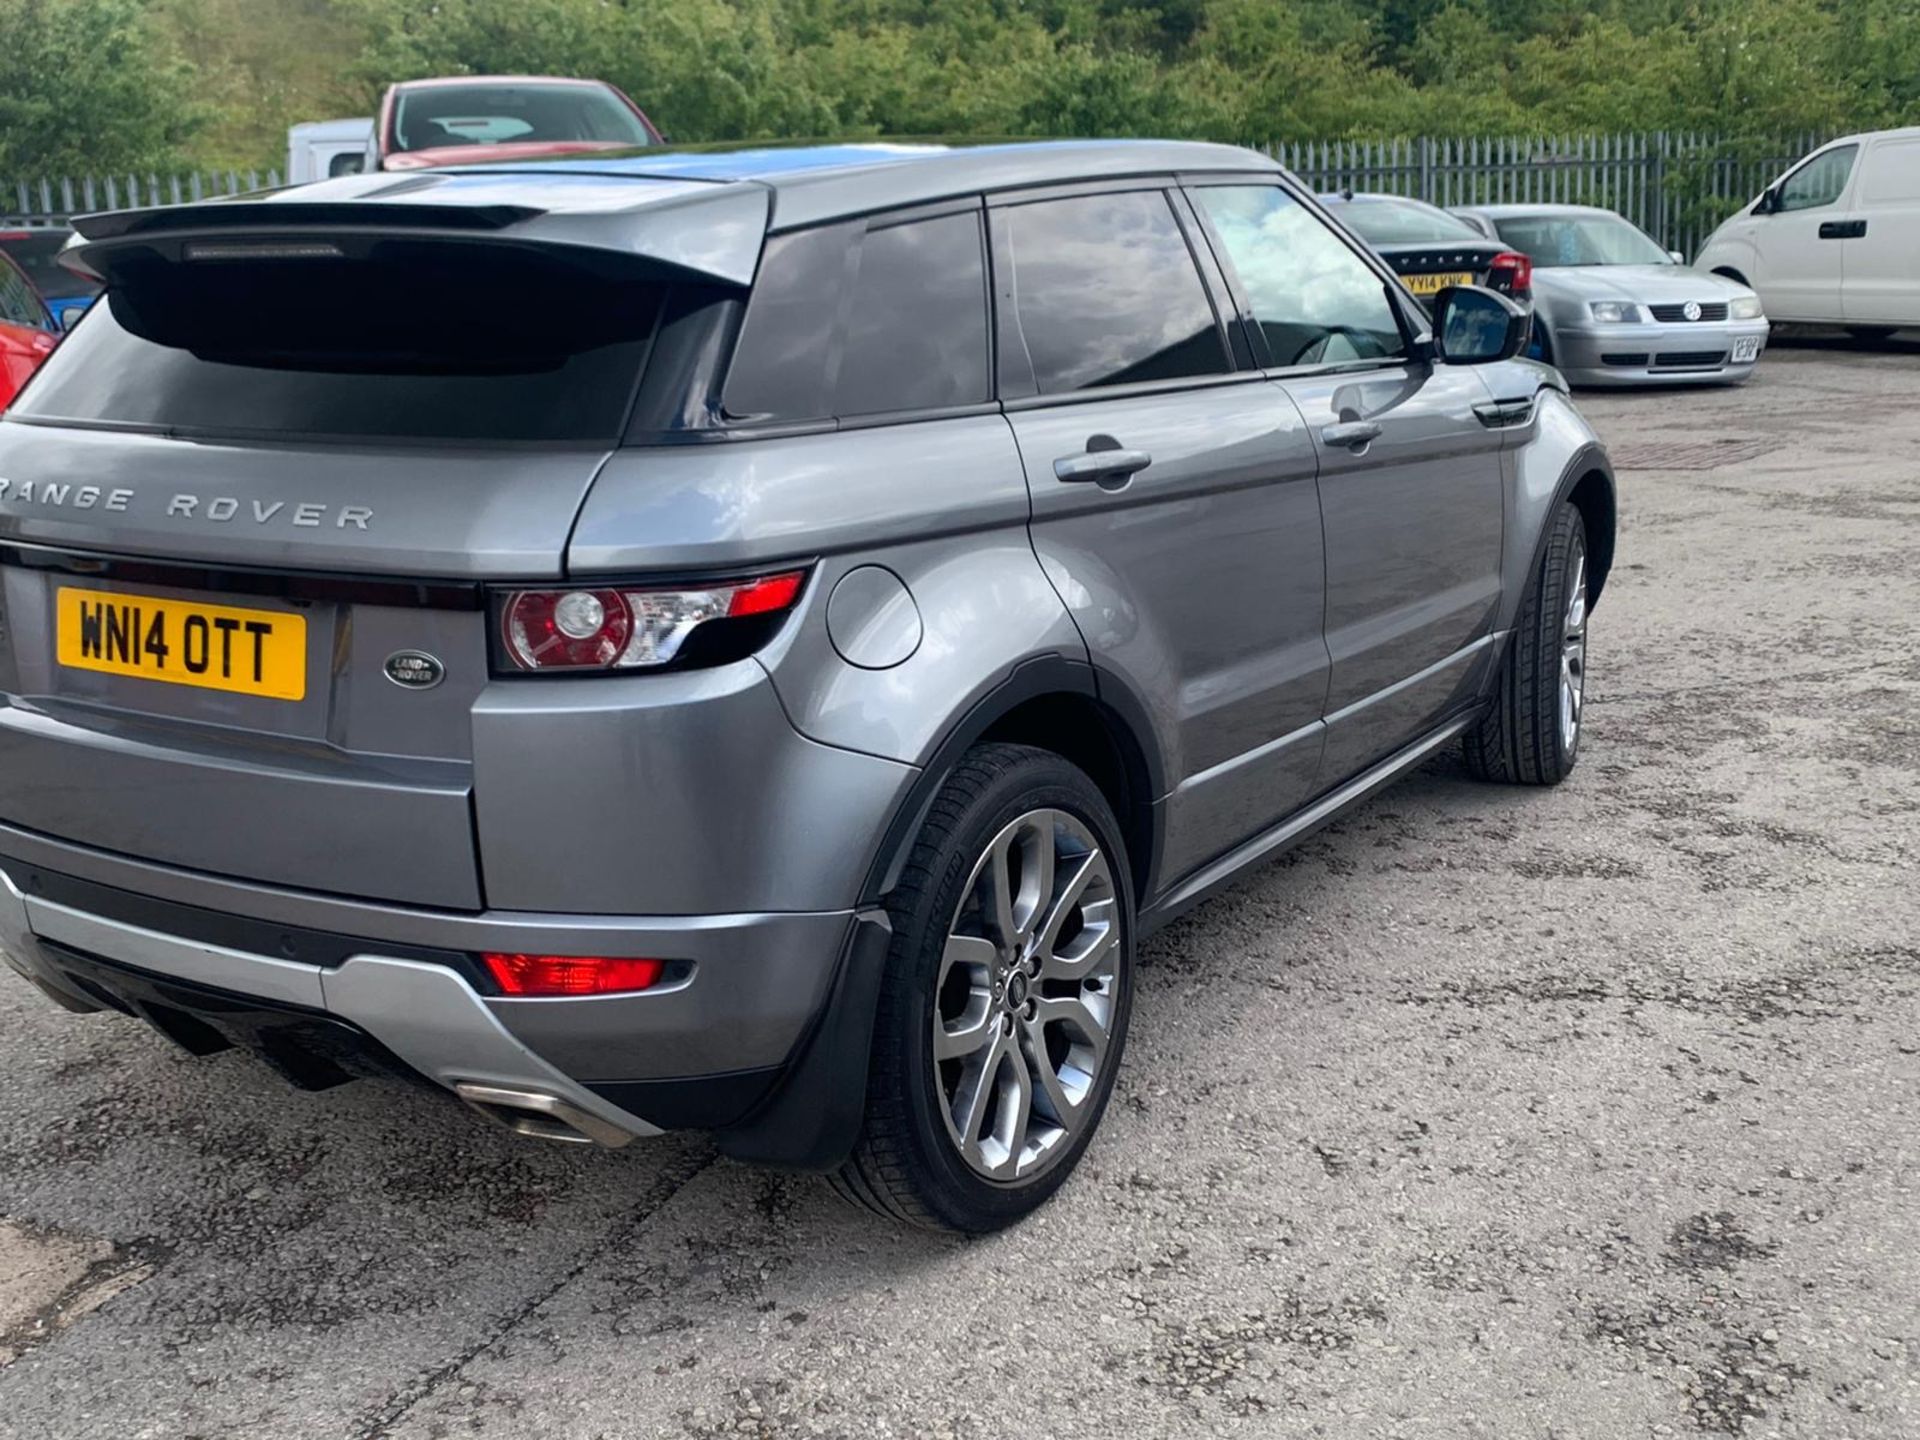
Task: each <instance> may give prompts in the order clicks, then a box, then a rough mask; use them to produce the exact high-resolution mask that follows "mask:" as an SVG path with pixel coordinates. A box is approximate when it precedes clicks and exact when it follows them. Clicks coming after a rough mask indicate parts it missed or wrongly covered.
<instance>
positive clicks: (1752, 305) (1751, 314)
mask: <svg viewBox="0 0 1920 1440" xmlns="http://www.w3.org/2000/svg"><path fill="white" fill-rule="evenodd" d="M1727 313H1728V314H1729V315H1731V316H1732V317H1733V318H1734V319H1736V320H1758V319H1760V318H1762V315H1763V313H1764V312H1762V310H1761V309H1760V297H1759V296H1758V295H1741V296H1738V297H1737V298H1736V299H1735V300H1734V302H1733V303H1732V305H1730V306H1728V308H1727Z"/></svg>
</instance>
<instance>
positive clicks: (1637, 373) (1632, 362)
mask: <svg viewBox="0 0 1920 1440" xmlns="http://www.w3.org/2000/svg"><path fill="white" fill-rule="evenodd" d="M1770 328H1771V327H1770V326H1769V325H1768V323H1767V322H1766V321H1765V320H1730V321H1723V322H1720V323H1712V322H1695V323H1692V324H1682V325H1658V324H1639V325H1595V326H1579V327H1574V326H1566V327H1556V328H1555V329H1554V331H1553V359H1554V365H1555V367H1556V368H1557V369H1558V370H1559V371H1560V373H1561V374H1562V375H1564V376H1566V378H1567V382H1568V383H1569V384H1571V385H1584V386H1617V385H1686V384H1709V385H1712V384H1720V385H1724V384H1728V383H1731V382H1735V381H1740V380H1744V379H1746V378H1747V377H1748V376H1749V375H1751V374H1752V373H1753V367H1754V365H1755V364H1756V363H1757V362H1758V356H1757V355H1756V357H1755V359H1754V360H1750V361H1743V362H1741V363H1739V364H1735V363H1734V362H1733V359H1732V356H1733V351H1734V346H1735V342H1736V341H1739V340H1756V339H1757V340H1758V341H1759V346H1760V351H1761V352H1764V351H1765V350H1766V344H1767V335H1768V333H1769V330H1770Z"/></svg>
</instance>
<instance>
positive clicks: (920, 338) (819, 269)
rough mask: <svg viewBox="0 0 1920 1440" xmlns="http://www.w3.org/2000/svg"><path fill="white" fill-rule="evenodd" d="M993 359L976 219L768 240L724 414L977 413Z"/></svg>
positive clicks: (947, 218)
mask: <svg viewBox="0 0 1920 1440" xmlns="http://www.w3.org/2000/svg"><path fill="white" fill-rule="evenodd" d="M987 354H988V351H987V276H986V258H985V251H984V250H983V248H982V245H981V239H980V216H979V213H978V212H977V211H971V210H969V211H967V212H965V213H964V214H958V215H942V216H938V217H936V218H933V219H927V220H910V221H904V222H900V223H897V224H890V225H880V226H875V227H873V228H868V226H867V225H866V224H865V223H864V222H856V223H854V224H851V225H830V226H825V227H822V228H820V229H816V230H801V231H796V232H795V233H793V234H791V235H781V236H777V237H775V238H774V239H773V240H771V241H769V242H768V244H767V253H766V256H765V258H764V259H763V260H762V262H761V265H760V275H759V278H758V280H756V281H755V283H754V290H753V299H752V300H751V302H749V304H748V307H747V318H746V323H745V324H744V325H743V326H742V328H741V332H740V340H739V343H738V345H737V346H736V347H735V349H734V360H733V367H732V370H731V372H730V373H729V374H728V377H727V384H726V389H725V407H726V411H727V413H728V414H729V415H731V416H733V417H735V418H736V419H751V420H788V421H803V420H821V419H831V418H843V417H853V416H861V415H880V414H886V413H889V412H898V411H911V410H932V409H940V408H945V407H949V406H957V405H978V404H981V403H983V402H985V401H986V400H988V399H989V398H990V396H991V389H990V385H989V382H988V374H987V364H988V361H987Z"/></svg>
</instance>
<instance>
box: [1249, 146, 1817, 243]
mask: <svg viewBox="0 0 1920 1440" xmlns="http://www.w3.org/2000/svg"><path fill="white" fill-rule="evenodd" d="M1827 138H1828V137H1826V136H1824V135H1817V134H1809V135H1793V136H1777V137H1773V138H1771V139H1759V140H1755V139H1748V138H1732V137H1728V136H1721V135H1704V134H1699V133H1695V132H1685V133H1673V132H1668V131H1654V132H1649V133H1645V134H1631V135H1571V136H1557V137H1546V138H1540V137H1534V138H1528V137H1519V136H1508V137H1494V138H1460V139H1454V138H1447V139H1438V138H1432V137H1428V138H1423V139H1414V140H1361V141H1352V140H1334V141H1300V142H1294V143H1286V144H1279V145H1270V146H1268V147H1267V151H1268V153H1269V154H1271V155H1273V156H1274V157H1275V158H1277V159H1278V160H1279V161H1280V162H1281V163H1282V164H1283V165H1285V166H1286V167H1287V168H1288V169H1289V170H1292V171H1293V172H1294V173H1295V174H1297V175H1298V176H1300V178H1301V179H1302V180H1304V181H1305V182H1306V183H1308V184H1309V185H1312V186H1313V187H1314V188H1315V189H1316V190H1320V191H1322V192H1327V191H1336V190H1357V191H1364V190H1371V191H1378V192H1385V193H1388V194H1394V195H1411V196H1414V197H1417V198H1418V199H1421V200H1426V201H1429V202H1431V203H1432V204H1435V205H1441V206H1447V205H1497V204H1504V203H1532V204H1539V203H1559V204H1573V205H1600V206H1604V207H1605V208H1606V209H1609V210H1616V211H1618V212H1619V213H1620V214H1622V215H1624V216H1626V217H1627V218H1628V219H1629V220H1631V221H1633V223H1634V224H1636V225H1638V226H1639V227H1640V228H1641V229H1643V230H1645V231H1646V232H1647V233H1648V234H1649V235H1652V236H1653V237H1654V238H1655V239H1657V240H1659V241H1660V243H1661V244H1662V245H1663V246H1665V247H1666V248H1668V249H1670V250H1680V251H1684V252H1685V253H1686V254H1688V255H1692V254H1693V253H1694V252H1695V251H1697V250H1698V249H1699V248H1700V245H1701V242H1703V241H1704V240H1705V239H1706V237H1707V236H1708V234H1709V233H1711V232H1712V230H1713V228H1714V227H1715V226H1716V225H1718V224H1719V223H1720V222H1721V221H1722V220H1724V219H1726V218H1727V216H1729V215H1731V214H1733V212H1734V211H1736V210H1738V209H1739V208H1740V207H1741V206H1742V205H1744V204H1745V203H1746V202H1747V201H1749V200H1751V199H1752V198H1753V197H1754V196H1756V195H1758V194H1759V193H1760V192H1761V191H1762V190H1763V189H1765V188H1766V187H1767V185H1768V184H1770V183H1771V182H1772V181H1773V180H1774V179H1775V178H1776V177H1777V176H1778V175H1779V174H1780V172H1781V171H1782V170H1784V169H1786V168H1787V167H1788V166H1789V165H1791V164H1792V163H1793V162H1794V161H1795V160H1798V159H1799V158H1800V157H1801V156H1803V155H1805V154H1806V153H1807V152H1808V151H1809V150H1812V149H1813V148H1814V147H1816V146H1817V145H1820V144H1822V143H1823V142H1824V141H1825V140H1826V139H1827Z"/></svg>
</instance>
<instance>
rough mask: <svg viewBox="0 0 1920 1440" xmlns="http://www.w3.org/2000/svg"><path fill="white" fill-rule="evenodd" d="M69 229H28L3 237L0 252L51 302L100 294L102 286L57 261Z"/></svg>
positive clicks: (0, 239)
mask: <svg viewBox="0 0 1920 1440" xmlns="http://www.w3.org/2000/svg"><path fill="white" fill-rule="evenodd" d="M71 233H72V232H71V231H69V230H28V231H25V232H15V233H12V234H5V235H0V250H4V251H6V252H7V254H9V255H11V256H12V257H13V258H14V261H15V262H16V263H17V264H18V265H19V266H20V268H21V269H22V270H24V271H26V272H27V278H28V279H29V280H31V281H32V282H33V285H34V288H35V289H36V290H38V291H39V292H40V293H41V294H42V295H44V296H46V297H47V298H48V299H49V300H71V299H75V298H77V297H80V296H85V295H94V294H97V293H99V290H100V287H99V286H98V285H96V284H94V283H93V281H91V280H88V279H86V278H84V277H82V276H79V275H76V274H74V273H73V272H72V271H71V270H69V269H67V267H66V266H64V265H62V264H61V263H60V262H59V260H58V259H57V258H56V257H57V256H58V255H59V254H60V251H61V249H62V248H63V247H64V246H65V245H66V243H67V236H68V235H70V234H71Z"/></svg>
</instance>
